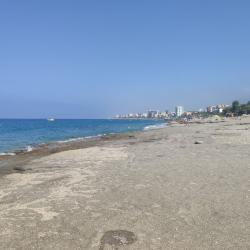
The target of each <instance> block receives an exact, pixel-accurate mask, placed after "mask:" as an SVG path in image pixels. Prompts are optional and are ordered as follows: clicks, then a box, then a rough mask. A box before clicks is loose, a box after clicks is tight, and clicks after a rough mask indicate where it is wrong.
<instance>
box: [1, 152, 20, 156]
mask: <svg viewBox="0 0 250 250" xmlns="http://www.w3.org/2000/svg"><path fill="white" fill-rule="evenodd" d="M13 155H16V154H15V153H0V156H13Z"/></svg>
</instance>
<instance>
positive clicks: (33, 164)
mask: <svg viewBox="0 0 250 250" xmlns="http://www.w3.org/2000/svg"><path fill="white" fill-rule="evenodd" d="M15 169H16V170H15ZM0 173H1V175H0V225H1V227H0V248H1V249H25V250H26V249H46V250H47V249H54V250H55V249H90V250H92V249H93V250H108V249H121V250H129V249H131V250H132V249H141V250H145V249H150V250H151V249H152V250H154V249H157V250H160V249H162V250H165V249H250V240H249V235H250V202H249V197H250V184H249V181H250V118H249V117H247V118H242V119H241V120H237V119H226V120H225V121H224V122H218V121H215V122H213V123H210V122H206V123H205V121H203V122H201V124H199V123H193V124H190V125H188V126H185V125H173V126H169V127H167V128H164V129H159V130H150V131H145V132H139V133H131V134H126V135H117V136H110V137H105V138H100V139H98V140H93V141H88V142H77V143H70V144H62V145H60V146H59V147H58V145H57V146H51V147H49V148H48V147H45V148H41V149H39V150H37V151H34V152H31V153H26V154H25V153H23V154H19V155H17V156H14V157H2V158H1V162H0Z"/></svg>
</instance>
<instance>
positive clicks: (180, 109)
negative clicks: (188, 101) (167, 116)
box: [175, 106, 184, 117]
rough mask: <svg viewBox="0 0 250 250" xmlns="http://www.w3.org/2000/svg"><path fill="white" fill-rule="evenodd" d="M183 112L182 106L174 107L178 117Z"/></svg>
mask: <svg viewBox="0 0 250 250" xmlns="http://www.w3.org/2000/svg"><path fill="white" fill-rule="evenodd" d="M183 113H184V108H183V107H182V106H177V107H175V114H176V116H177V117H180V116H181V115H182V114H183Z"/></svg>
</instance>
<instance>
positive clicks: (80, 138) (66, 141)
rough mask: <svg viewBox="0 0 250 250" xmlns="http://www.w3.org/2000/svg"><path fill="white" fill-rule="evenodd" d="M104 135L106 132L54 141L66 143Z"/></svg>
mask: <svg viewBox="0 0 250 250" xmlns="http://www.w3.org/2000/svg"><path fill="white" fill-rule="evenodd" d="M104 135H106V134H99V135H91V136H85V137H78V138H71V139H67V140H61V141H56V143H68V142H74V141H84V140H86V139H93V138H98V137H101V136H104Z"/></svg>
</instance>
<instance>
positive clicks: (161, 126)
mask: <svg viewBox="0 0 250 250" xmlns="http://www.w3.org/2000/svg"><path fill="white" fill-rule="evenodd" d="M166 126H167V124H166V123H163V124H157V125H149V126H146V127H145V128H144V129H143V130H153V129H161V128H166Z"/></svg>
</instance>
